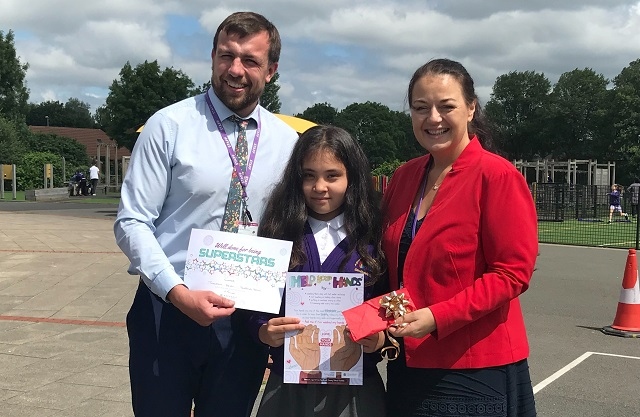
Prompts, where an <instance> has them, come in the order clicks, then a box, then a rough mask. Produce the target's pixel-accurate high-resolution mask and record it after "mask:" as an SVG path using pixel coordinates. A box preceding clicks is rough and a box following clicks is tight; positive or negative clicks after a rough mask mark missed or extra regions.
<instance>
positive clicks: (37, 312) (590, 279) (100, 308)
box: [0, 200, 640, 417]
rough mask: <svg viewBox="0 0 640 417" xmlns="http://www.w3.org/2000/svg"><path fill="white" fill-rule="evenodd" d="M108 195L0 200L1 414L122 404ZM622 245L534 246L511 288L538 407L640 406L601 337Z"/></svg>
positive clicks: (639, 378) (633, 370)
mask: <svg viewBox="0 0 640 417" xmlns="http://www.w3.org/2000/svg"><path fill="white" fill-rule="evenodd" d="M115 210H116V207H115V206H114V205H92V204H77V203H48V204H43V203H25V202H4V201H1V200H0V417H13V416H20V417H23V416H30V417H40V416H43V417H49V416H54V417H74V416H92V417H93V416H104V417H107V416H109V417H116V416H117V417H122V416H125V417H128V416H131V415H132V412H131V407H130V404H129V401H130V392H129V380H128V370H127V354H128V353H127V337H126V330H125V328H124V319H125V315H126V312H127V311H128V308H129V306H130V304H131V301H132V299H133V294H134V290H135V287H136V285H137V280H136V279H135V278H134V277H132V276H129V275H128V274H127V273H126V267H127V265H128V262H127V260H126V258H125V256H124V255H122V253H121V252H120V251H119V249H118V248H117V246H116V244H115V242H114V239H113V233H112V222H113V218H114V216H115ZM626 256H627V252H626V251H623V250H608V249H591V248H575V247H563V246H553V245H542V246H541V253H540V258H539V262H538V269H537V271H536V273H535V275H534V279H533V280H532V285H531V288H530V289H529V291H528V292H527V293H525V294H524V295H523V296H522V304H523V308H524V311H525V319H526V321H527V327H528V331H529V336H530V343H531V358H530V366H531V374H532V379H533V383H534V386H535V389H536V402H537V404H538V415H539V416H545V417H546V416H563V417H591V416H593V417H596V416H598V417H601V416H617V417H627V416H628V417H631V416H634V417H635V416H638V415H640V401H639V400H638V398H639V394H640V339H629V338H620V337H615V336H606V335H604V334H602V333H601V332H600V328H601V327H602V326H605V325H610V324H611V323H612V320H613V317H614V315H615V311H616V306H617V302H618V297H619V291H620V285H621V282H622V274H623V271H624V264H625V261H626Z"/></svg>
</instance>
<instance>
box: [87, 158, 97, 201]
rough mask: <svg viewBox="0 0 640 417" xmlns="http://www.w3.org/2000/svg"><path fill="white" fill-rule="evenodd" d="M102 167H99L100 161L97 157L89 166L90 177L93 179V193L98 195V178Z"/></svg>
mask: <svg viewBox="0 0 640 417" xmlns="http://www.w3.org/2000/svg"><path fill="white" fill-rule="evenodd" d="M99 173H100V169H99V168H98V161H96V160H95V159H94V160H93V161H92V162H91V167H90V168H89V179H90V180H91V195H96V189H97V188H98V178H100V177H99Z"/></svg>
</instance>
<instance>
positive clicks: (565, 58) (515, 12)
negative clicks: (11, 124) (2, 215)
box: [0, 0, 640, 114]
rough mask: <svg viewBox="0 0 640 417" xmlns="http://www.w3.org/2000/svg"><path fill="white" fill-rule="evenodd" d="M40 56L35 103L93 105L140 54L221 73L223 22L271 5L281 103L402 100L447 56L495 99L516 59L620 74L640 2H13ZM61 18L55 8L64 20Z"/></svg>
mask: <svg viewBox="0 0 640 417" xmlns="http://www.w3.org/2000/svg"><path fill="white" fill-rule="evenodd" d="M2 3H3V6H2V13H1V14H0V30H3V31H5V32H6V31H7V30H10V29H12V30H14V32H15V33H16V49H17V51H18V54H19V55H20V57H21V59H22V61H23V62H28V63H29V65H30V67H29V70H28V72H27V83H28V87H29V88H30V90H31V101H34V102H38V101H42V100H47V99H51V98H52V97H53V98H55V99H57V100H60V101H66V100H67V99H68V98H69V97H77V98H79V99H81V100H83V101H86V102H88V103H89V104H91V106H92V108H93V109H95V108H97V107H98V106H99V105H101V104H102V103H103V102H104V99H105V98H106V96H107V94H108V87H109V85H110V84H111V82H112V81H113V80H114V79H116V78H118V73H119V71H120V69H121V68H122V66H123V65H124V64H125V63H126V62H127V61H129V62H130V63H131V64H132V65H137V64H138V63H141V62H143V61H144V60H149V61H152V60H156V59H157V60H158V62H159V64H160V65H161V66H162V67H169V66H171V67H174V68H176V69H182V70H183V71H184V72H185V73H186V74H187V75H189V76H190V77H191V78H192V80H193V81H194V83H195V84H196V85H200V84H202V83H204V82H205V81H207V80H208V79H209V77H210V71H211V69H210V68H211V64H210V51H211V42H212V38H213V34H214V33H215V30H216V28H217V27H218V25H219V24H220V22H221V21H222V20H223V19H224V18H225V17H226V16H227V15H228V14H230V13H231V12H233V11H235V10H254V11H257V12H259V13H263V14H264V15H265V16H266V17H267V18H269V19H270V20H271V21H273V22H274V23H275V24H276V25H277V27H278V29H279V30H280V33H281V36H282V41H283V51H282V55H281V62H280V83H281V88H280V98H281V101H282V103H283V108H282V111H283V112H285V113H289V114H293V113H298V112H302V111H303V110H304V109H306V108H307V107H309V106H311V105H313V104H315V103H319V102H328V103H329V104H331V105H333V106H334V107H337V108H339V109H341V108H344V107H345V106H346V105H349V104H351V103H353V102H365V101H375V102H380V103H382V104H385V105H387V106H389V107H390V108H392V109H396V110H402V109H403V108H404V98H405V94H406V92H405V89H406V84H407V82H408V80H409V78H410V76H411V74H412V73H413V71H414V70H415V69H416V68H417V67H418V66H420V65H421V64H423V63H424V62H426V61H427V60H429V59H431V58H435V57H448V58H452V59H455V60H458V61H460V62H462V63H463V64H464V65H465V66H466V67H467V69H468V70H469V72H470V73H471V75H472V76H473V77H474V79H475V81H476V87H477V90H478V94H479V95H480V97H481V99H483V100H484V101H486V99H488V97H489V94H490V92H491V87H492V86H493V83H494V82H495V79H496V78H497V77H498V76H499V75H502V74H505V73H508V72H510V71H525V70H533V71H537V72H542V73H544V74H545V75H546V76H547V78H549V80H550V81H551V82H552V83H553V82H555V81H557V79H558V77H559V76H560V75H561V74H562V73H563V72H566V71H571V70H573V69H575V68H585V67H589V68H593V69H594V70H595V71H596V72H598V73H601V74H603V75H604V76H605V77H606V78H609V79H612V78H613V77H615V76H616V75H617V74H618V73H619V72H620V71H621V70H622V69H623V68H624V67H625V66H626V65H628V64H629V62H631V61H633V60H635V59H637V58H638V57H640V32H639V31H638V30H637V28H638V27H640V3H639V2H638V1H625V0H609V1H607V2H606V6H605V5H603V4H602V1H600V0H580V1H579V2H578V1H574V0H570V1H564V2H557V1H551V0H532V1H528V2H513V1H507V0H496V1H492V2H478V1H475V0H460V1H444V0H427V1H424V0H404V1H400V0H389V1H382V0H370V1H364V0H354V1H351V2H348V3H347V2H344V1H339V0H327V1H324V2H300V1H293V0H273V1H270V2H269V3H268V4H267V3H265V2H263V1H257V0H248V1H234V2H230V1H220V2H211V1H209V0H192V1H189V2H178V1H169V0H137V1H135V2H131V1H129V0H126V1H125V0H114V1H111V2H109V3H96V2H88V1H86V0H84V1H78V0H58V1H56V2H51V1H47V0H33V1H29V2H24V1H21V0H20V1H18V0H3V2H2ZM52 17H53V18H52Z"/></svg>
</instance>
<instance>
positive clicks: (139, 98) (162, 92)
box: [96, 61, 196, 149]
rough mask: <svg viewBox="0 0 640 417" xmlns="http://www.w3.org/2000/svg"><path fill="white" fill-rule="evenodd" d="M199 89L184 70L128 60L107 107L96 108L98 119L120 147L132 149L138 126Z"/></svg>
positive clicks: (112, 86) (154, 62) (110, 91)
mask: <svg viewBox="0 0 640 417" xmlns="http://www.w3.org/2000/svg"><path fill="white" fill-rule="evenodd" d="M195 92H196V90H195V88H194V84H193V81H191V79H190V78H189V77H188V76H187V75H186V74H184V73H183V72H182V71H181V70H175V69H173V68H165V69H164V70H162V71H161V70H160V66H159V65H158V62H157V61H153V62H147V61H145V62H144V63H142V64H138V65H137V66H136V67H135V68H133V67H132V66H131V64H130V63H129V62H127V63H126V64H125V65H124V67H123V68H122V69H121V70H120V79H119V80H114V81H113V83H112V84H111V86H110V87H109V95H108V97H107V100H106V103H105V105H104V106H101V107H100V108H98V110H96V120H97V122H98V124H99V125H100V126H101V127H102V128H103V130H104V131H105V132H106V133H107V134H108V135H109V136H110V137H111V138H113V139H114V140H115V141H116V142H117V143H118V145H119V146H125V147H127V148H128V149H133V145H134V144H135V141H136V138H137V133H136V129H137V128H138V127H140V126H141V125H142V124H144V123H145V121H146V120H147V119H148V118H149V117H150V116H151V115H152V114H153V113H155V112H156V111H158V110H159V109H161V108H163V107H165V106H168V105H169V104H172V103H175V102H177V101H180V100H183V99H185V98H187V97H190V96H192V95H194V94H195Z"/></svg>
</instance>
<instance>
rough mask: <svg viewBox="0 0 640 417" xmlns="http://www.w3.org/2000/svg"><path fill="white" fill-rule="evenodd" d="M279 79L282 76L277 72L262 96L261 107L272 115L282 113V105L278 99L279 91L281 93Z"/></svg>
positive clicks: (266, 85) (265, 87)
mask: <svg viewBox="0 0 640 417" xmlns="http://www.w3.org/2000/svg"><path fill="white" fill-rule="evenodd" d="M279 78H280V74H278V73H277V72H276V73H275V74H273V77H271V80H270V81H269V82H268V83H267V84H265V86H264V91H263V92H262V95H261V96H260V105H261V106H262V107H264V108H265V109H267V110H269V111H270V112H271V113H280V107H282V103H281V102H280V98H279V97H278V91H280V85H279V84H278V79H279Z"/></svg>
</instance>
